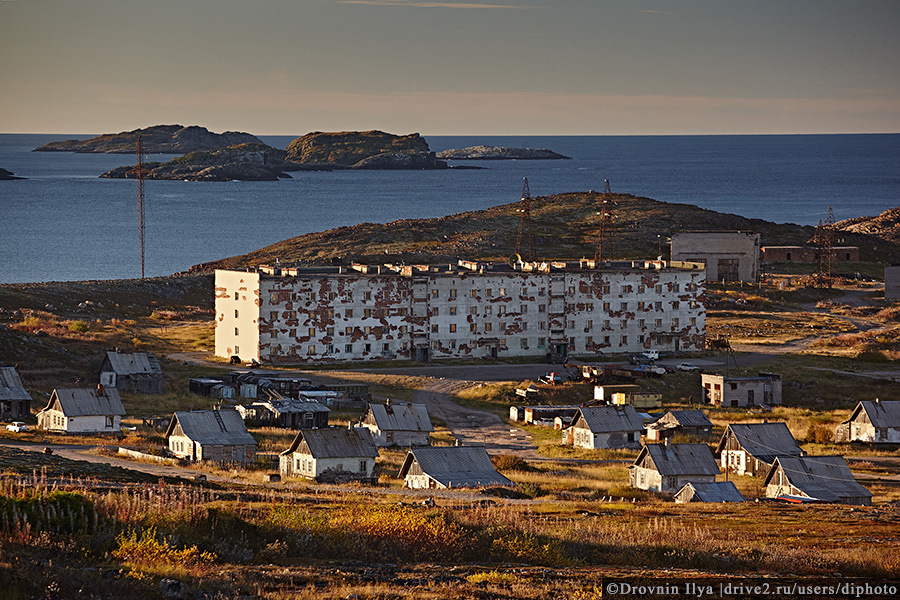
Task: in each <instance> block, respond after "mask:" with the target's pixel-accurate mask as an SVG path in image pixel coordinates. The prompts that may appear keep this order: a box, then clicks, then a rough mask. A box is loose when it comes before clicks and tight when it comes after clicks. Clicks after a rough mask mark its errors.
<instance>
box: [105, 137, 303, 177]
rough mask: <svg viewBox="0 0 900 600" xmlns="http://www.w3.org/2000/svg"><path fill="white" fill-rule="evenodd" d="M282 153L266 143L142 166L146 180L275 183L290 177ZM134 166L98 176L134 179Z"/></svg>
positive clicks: (194, 153)
mask: <svg viewBox="0 0 900 600" xmlns="http://www.w3.org/2000/svg"><path fill="white" fill-rule="evenodd" d="M284 157H285V152H284V150H278V149H277V148H272V147H271V146H267V145H265V144H239V145H237V146H229V147H228V148H219V149H217V150H210V151H205V152H191V153H189V154H185V155H184V156H180V157H178V158H175V159H172V160H170V161H169V162H167V163H158V162H151V163H144V165H143V166H144V169H145V170H146V171H147V173H146V174H145V178H147V179H176V180H177V179H180V180H185V181H231V180H235V179H236V180H241V181H276V180H278V179H281V178H290V175H288V174H287V173H285V172H284V169H285V167H288V168H289V165H285V162H284ZM133 170H134V166H132V165H129V166H124V167H118V168H116V169H112V170H111V171H107V172H106V173H104V174H102V175H101V176H100V177H104V178H107V179H125V178H129V179H133V178H134V177H135V174H134V173H133Z"/></svg>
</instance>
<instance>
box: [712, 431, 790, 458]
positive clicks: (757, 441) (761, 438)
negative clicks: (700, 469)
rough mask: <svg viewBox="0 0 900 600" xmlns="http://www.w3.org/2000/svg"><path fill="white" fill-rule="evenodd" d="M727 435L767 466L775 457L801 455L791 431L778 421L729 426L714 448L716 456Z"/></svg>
mask: <svg viewBox="0 0 900 600" xmlns="http://www.w3.org/2000/svg"><path fill="white" fill-rule="evenodd" d="M729 435H733V436H734V437H735V439H736V440H737V442H738V444H739V445H740V446H741V448H743V449H744V450H745V451H746V452H747V453H748V454H750V455H751V456H753V457H754V458H758V459H759V460H761V461H763V462H765V463H768V464H771V463H772V462H773V461H774V460H775V457H776V456H800V455H801V454H802V453H803V451H802V450H800V446H798V445H797V441H796V440H795V439H794V436H793V435H791V430H790V429H788V427H787V425H786V424H784V423H782V422H780V421H779V422H774V423H731V424H729V425H728V427H727V428H726V429H725V433H724V434H722V439H721V440H720V441H719V446H718V448H716V453H717V454H718V453H720V452H722V450H723V449H724V447H725V442H726V441H727V440H728V436H729Z"/></svg>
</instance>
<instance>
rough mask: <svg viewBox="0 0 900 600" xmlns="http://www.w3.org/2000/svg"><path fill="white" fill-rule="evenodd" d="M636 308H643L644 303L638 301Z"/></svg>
mask: <svg viewBox="0 0 900 600" xmlns="http://www.w3.org/2000/svg"><path fill="white" fill-rule="evenodd" d="M638 310H644V303H643V302H638Z"/></svg>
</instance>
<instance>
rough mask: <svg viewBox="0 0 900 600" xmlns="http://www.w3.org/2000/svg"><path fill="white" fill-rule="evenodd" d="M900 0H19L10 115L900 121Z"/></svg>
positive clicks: (400, 122) (320, 121) (324, 120)
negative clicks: (138, 0)
mask: <svg viewBox="0 0 900 600" xmlns="http://www.w3.org/2000/svg"><path fill="white" fill-rule="evenodd" d="M898 32H900V0H482V1H478V0H472V1H465V0H463V1H457V0H434V1H423V0H244V1H238V0H152V1H151V0H144V1H141V2H137V1H133V0H18V1H12V0H2V2H0V56H2V59H3V60H2V71H0V132H5V133H26V132H33V133H73V134H76V133H81V134H87V133H101V132H115V131H122V130H128V129H136V128H139V127H146V126H149V125H154V124H160V123H181V124H183V125H191V124H196V125H202V126H205V127H208V128H209V129H211V130H213V131H217V132H219V131H224V130H238V131H247V132H250V133H254V134H258V135H266V134H285V135H302V134H304V133H307V132H309V131H316V130H319V131H336V130H358V129H382V130H385V131H389V132H392V133H409V132H413V131H418V132H421V133H423V134H433V135H450V134H460V135H462V134H532V135H534V134H546V135H553V134H559V135H587V134H596V135H631V134H719V133H854V132H861V133H867V132H900V33H898Z"/></svg>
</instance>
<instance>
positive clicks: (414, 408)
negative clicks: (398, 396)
mask: <svg viewBox="0 0 900 600" xmlns="http://www.w3.org/2000/svg"><path fill="white" fill-rule="evenodd" d="M359 426H360V427H365V428H366V429H368V430H369V431H371V432H372V439H373V440H374V442H375V445H376V446H378V447H384V446H400V447H401V448H405V447H409V446H427V445H428V443H429V434H430V433H432V432H433V431H434V427H433V426H432V425H431V417H429V416H428V409H427V408H426V407H425V405H424V404H411V403H405V402H393V401H391V400H388V401H387V402H386V403H384V404H378V403H375V402H372V403H371V404H369V410H368V411H367V412H366V415H365V416H364V417H363V419H362V421H360V423H359Z"/></svg>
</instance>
